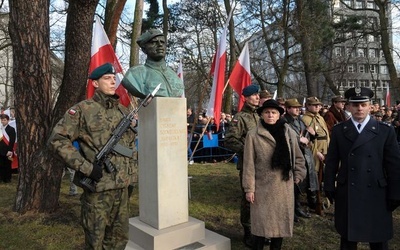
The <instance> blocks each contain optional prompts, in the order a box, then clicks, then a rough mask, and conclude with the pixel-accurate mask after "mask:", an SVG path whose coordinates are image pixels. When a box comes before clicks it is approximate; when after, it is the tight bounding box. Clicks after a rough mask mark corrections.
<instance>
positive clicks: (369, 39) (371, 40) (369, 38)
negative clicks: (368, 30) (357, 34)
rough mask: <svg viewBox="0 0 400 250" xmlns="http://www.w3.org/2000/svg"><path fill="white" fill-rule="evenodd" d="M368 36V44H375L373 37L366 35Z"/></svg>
mask: <svg viewBox="0 0 400 250" xmlns="http://www.w3.org/2000/svg"><path fill="white" fill-rule="evenodd" d="M367 36H368V38H367V39H368V42H375V36H373V35H367Z"/></svg>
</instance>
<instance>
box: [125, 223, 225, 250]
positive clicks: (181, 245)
mask: <svg viewBox="0 0 400 250" xmlns="http://www.w3.org/2000/svg"><path fill="white" fill-rule="evenodd" d="M129 224H130V225H129V242H128V244H127V246H126V248H125V250H173V249H174V250H194V249H202V250H203V249H204V250H205V249H207V250H214V249H215V250H230V249H231V242H230V239H229V238H226V237H224V236H221V235H219V234H216V233H214V232H212V231H209V230H207V229H205V227H204V222H203V221H200V220H197V219H195V218H192V217H189V221H188V222H185V223H181V224H178V225H175V226H171V227H168V228H165V229H160V230H158V229H155V228H153V227H151V226H149V225H148V224H146V223H143V222H142V221H140V220H139V217H134V218H130V219H129Z"/></svg>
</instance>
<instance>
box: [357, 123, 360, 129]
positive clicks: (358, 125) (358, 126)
mask: <svg viewBox="0 0 400 250" xmlns="http://www.w3.org/2000/svg"><path fill="white" fill-rule="evenodd" d="M357 128H358V131H360V128H361V123H359V124H357Z"/></svg>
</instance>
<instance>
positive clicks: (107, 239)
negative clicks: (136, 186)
mask: <svg viewBox="0 0 400 250" xmlns="http://www.w3.org/2000/svg"><path fill="white" fill-rule="evenodd" d="M81 205H82V208H81V223H82V227H83V230H84V232H85V249H95V250H97V249H113V250H114V249H125V246H126V244H127V243H128V232H129V213H128V188H124V189H115V190H106V191H103V192H100V193H91V192H88V191H84V193H83V194H82V196H81Z"/></svg>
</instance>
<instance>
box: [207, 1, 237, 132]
mask: <svg viewBox="0 0 400 250" xmlns="http://www.w3.org/2000/svg"><path fill="white" fill-rule="evenodd" d="M232 10H233V9H232ZM232 10H231V13H229V16H228V19H227V20H226V24H225V27H224V30H223V31H222V34H221V37H220V40H219V44H218V48H217V53H216V55H215V67H214V70H212V69H211V72H213V73H214V77H213V84H212V88H211V94H210V101H209V102H208V107H207V112H206V115H207V116H208V117H211V116H213V117H214V121H215V125H216V127H217V131H218V129H219V122H220V118H221V107H222V95H223V92H224V85H225V66H226V31H227V29H228V24H229V20H230V19H231V16H232ZM213 64H214V62H213Z"/></svg>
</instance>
